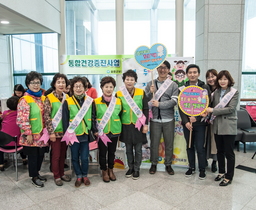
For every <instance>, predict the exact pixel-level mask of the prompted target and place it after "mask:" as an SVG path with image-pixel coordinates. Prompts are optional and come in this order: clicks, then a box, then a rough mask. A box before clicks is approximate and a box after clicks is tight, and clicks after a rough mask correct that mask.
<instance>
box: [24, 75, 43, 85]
mask: <svg viewBox="0 0 256 210" xmlns="http://www.w3.org/2000/svg"><path fill="white" fill-rule="evenodd" d="M34 79H39V80H40V83H41V85H42V83H43V77H42V74H40V73H38V72H36V71H31V72H29V73H28V74H27V76H26V79H25V84H26V86H27V87H28V85H29V83H30V82H31V81H33V80H34Z"/></svg>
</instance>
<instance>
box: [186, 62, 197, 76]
mask: <svg viewBox="0 0 256 210" xmlns="http://www.w3.org/2000/svg"><path fill="white" fill-rule="evenodd" d="M191 68H197V71H198V74H200V68H199V66H198V65H196V64H189V65H188V66H187V68H186V74H187V73H188V70H189V69H191Z"/></svg>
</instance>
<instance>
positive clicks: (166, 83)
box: [148, 77, 173, 119]
mask: <svg viewBox="0 0 256 210" xmlns="http://www.w3.org/2000/svg"><path fill="white" fill-rule="evenodd" d="M172 83H173V81H172V80H171V78H170V77H167V79H166V80H165V81H164V83H163V84H162V85H161V87H160V88H159V89H158V90H157V91H156V93H155V97H154V100H156V101H158V100H159V99H160V98H161V96H162V95H163V94H164V92H165V91H166V90H167V89H168V87H170V85H171V84H172ZM152 100H153V99H151V100H150V101H149V102H148V108H149V119H151V118H153V113H152Z"/></svg>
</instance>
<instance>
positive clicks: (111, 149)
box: [98, 137, 118, 171]
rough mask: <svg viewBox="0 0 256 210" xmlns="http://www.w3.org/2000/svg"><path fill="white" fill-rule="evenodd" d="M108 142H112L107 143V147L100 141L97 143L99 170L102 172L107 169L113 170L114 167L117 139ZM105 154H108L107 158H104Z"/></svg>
mask: <svg viewBox="0 0 256 210" xmlns="http://www.w3.org/2000/svg"><path fill="white" fill-rule="evenodd" d="M110 140H111V141H112V142H108V143H107V146H106V145H105V144H104V143H103V141H102V140H101V139H100V140H99V142H98V148H99V162H100V169H101V170H104V171H105V170H107V168H110V169H113V167H114V160H115V152H116V145H117V140H118V137H114V138H111V139H110ZM107 153H108V158H107V157H106V156H107ZM107 163H108V167H107Z"/></svg>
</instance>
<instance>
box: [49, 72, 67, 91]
mask: <svg viewBox="0 0 256 210" xmlns="http://www.w3.org/2000/svg"><path fill="white" fill-rule="evenodd" d="M59 78H63V79H64V80H65V83H66V86H67V84H68V78H67V76H66V75H65V74H61V73H57V74H55V75H54V77H53V78H52V82H51V87H52V89H53V90H55V89H56V88H55V86H54V85H55V83H56V82H57V79H59Z"/></svg>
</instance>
